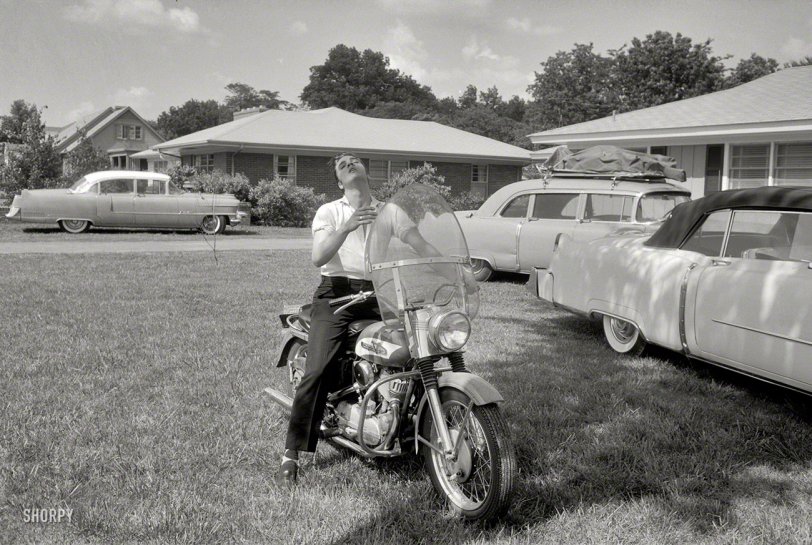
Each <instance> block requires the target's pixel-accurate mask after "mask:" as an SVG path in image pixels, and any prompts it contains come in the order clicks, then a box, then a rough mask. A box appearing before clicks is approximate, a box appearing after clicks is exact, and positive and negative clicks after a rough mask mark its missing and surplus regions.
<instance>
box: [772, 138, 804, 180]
mask: <svg viewBox="0 0 812 545" xmlns="http://www.w3.org/2000/svg"><path fill="white" fill-rule="evenodd" d="M774 176H775V185H801V186H806V187H812V142H795V143H792V144H776V146H775V173H774Z"/></svg>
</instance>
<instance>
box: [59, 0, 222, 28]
mask: <svg viewBox="0 0 812 545" xmlns="http://www.w3.org/2000/svg"><path fill="white" fill-rule="evenodd" d="M64 15H65V18H66V19H67V20H69V21H72V22H75V23H86V24H114V23H124V24H126V25H127V27H126V28H128V29H134V28H138V27H140V28H171V29H173V30H175V31H178V32H181V33H183V34H192V33H196V32H204V31H205V30H206V29H205V28H204V27H202V26H201V25H200V17H199V16H198V15H197V13H196V12H195V11H194V10H192V8H190V7H188V6H186V7H183V8H168V9H167V8H166V7H165V6H164V5H163V3H162V2H161V0H83V1H82V2H81V3H79V4H73V5H70V6H68V7H66V8H65V10H64Z"/></svg>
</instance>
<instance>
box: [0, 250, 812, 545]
mask: <svg viewBox="0 0 812 545" xmlns="http://www.w3.org/2000/svg"><path fill="white" fill-rule="evenodd" d="M0 270H1V271H2V275H0V291H2V293H3V295H4V306H3V313H4V315H3V319H2V322H0V342H2V345H1V347H2V351H0V353H2V354H3V365H2V366H0V409H1V410H2V414H0V416H2V418H0V491H2V492H0V542H4V541H5V542H9V543H168V542H171V543H231V542H238V543H285V544H292V543H367V544H371V543H376V544H377V543H399V544H403V543H472V544H507V543H521V544H525V543H526V544H531V543H550V544H553V543H572V544H582V543H675V544H676V543H680V544H682V543H708V544H711V543H713V544H716V543H719V544H723V543H724V544H727V543H808V542H809V541H810V540H812V522H810V517H809V512H810V511H811V510H812V419H810V418H809V415H808V411H807V409H806V407H805V405H804V402H805V399H804V398H801V397H797V396H792V395H788V394H785V393H784V392H783V391H781V390H778V389H772V388H770V389H767V388H764V387H762V386H761V385H760V384H759V383H757V382H754V381H749V380H744V379H738V378H735V376H734V375H729V374H725V373H718V372H715V371H713V372H711V371H708V368H706V367H705V366H703V365H699V364H688V363H686V362H684V361H683V360H682V359H681V358H680V357H678V356H676V355H674V354H672V353H669V352H665V351H654V352H653V355H654V357H644V358H625V357H621V356H617V355H615V354H614V353H613V352H611V350H610V349H609V348H608V347H607V346H606V344H605V342H604V341H603V340H602V337H601V333H600V330H599V329H598V328H596V327H595V326H594V325H593V324H591V323H590V322H588V321H586V320H583V319H580V318H577V317H574V316H571V315H569V314H566V313H563V312H560V311H558V310H555V309H552V308H550V307H548V306H545V305H544V304H542V303H540V302H539V301H537V300H535V299H533V298H532V297H531V296H530V294H529V293H528V292H527V291H526V290H525V287H524V285H523V284H522V282H521V280H520V279H516V278H513V277H504V276H503V277H502V278H501V280H500V281H497V282H491V283H487V284H484V285H483V286H482V306H481V311H480V316H479V318H477V319H476V320H475V321H474V336H473V339H472V341H471V343H470V346H469V347H468V352H467V361H468V363H469V367H470V368H472V369H473V370H474V371H476V372H477V373H479V374H481V375H482V376H484V377H486V378H487V379H488V380H490V381H491V382H492V383H493V384H494V385H495V386H496V387H497V388H498V389H499V390H500V391H501V392H502V394H503V395H504V396H505V398H506V400H507V401H506V402H505V403H504V405H503V411H504V414H505V416H506V417H507V420H508V423H509V426H510V431H511V434H512V436H513V439H514V441H515V443H516V445H517V449H518V460H519V468H520V474H519V480H518V489H517V493H516V497H515V498H514V503H513V507H512V508H511V510H510V512H509V513H508V515H507V516H506V517H505V518H504V519H503V520H500V521H497V522H496V523H495V524H492V525H488V526H486V525H482V524H466V523H463V522H460V521H459V520H456V519H454V518H453V517H451V516H450V515H449V513H448V512H447V510H446V509H445V508H444V506H443V505H442V502H441V501H440V500H439V499H438V497H437V495H436V494H435V493H434V491H433V489H432V488H431V485H430V483H429V481H428V479H427V477H426V475H425V473H424V472H423V470H422V468H421V466H420V464H419V463H418V462H417V461H415V460H409V459H404V460H390V461H373V462H369V461H365V460H362V459H360V458H358V457H356V456H354V455H351V454H348V453H346V452H343V451H339V450H336V449H334V448H332V447H331V446H322V447H320V448H319V454H318V456H317V459H316V460H315V462H311V463H309V464H308V465H307V466H306V467H305V468H304V469H303V474H302V478H301V483H300V486H299V487H298V488H297V489H296V490H294V491H288V490H286V489H282V488H279V487H278V486H277V485H276V483H275V482H274V476H275V473H276V470H277V464H278V461H279V457H280V455H281V447H282V442H283V438H284V431H285V428H286V419H285V415H284V414H283V412H282V411H281V410H280V409H279V408H278V407H277V406H275V405H274V404H273V403H272V402H271V401H270V400H269V399H267V397H266V396H265V394H263V392H262V389H263V388H264V387H266V386H268V385H279V384H280V382H281V381H282V380H283V379H284V376H283V375H284V374H283V373H281V372H279V371H278V370H276V369H274V368H273V364H274V361H275V358H276V357H277V355H278V354H277V344H276V343H277V340H278V335H279V333H278V331H277V328H278V326H277V323H278V320H277V318H276V312H277V311H278V310H279V309H280V308H281V307H282V305H283V303H299V302H304V301H306V300H307V299H308V298H309V297H310V295H311V294H312V291H313V289H314V287H315V285H316V282H317V271H316V270H315V269H314V268H313V267H312V265H310V263H309V255H308V252H307V251H285V252H275V253H268V252H227V253H226V254H224V255H221V256H220V257H219V261H218V262H217V263H215V262H214V260H213V259H212V258H211V256H209V255H208V254H199V253H177V254H138V255H127V254H124V255H121V254H118V255H114V256H113V255H93V256H74V255H57V256H40V255H9V256H0ZM34 507H40V508H58V507H69V508H71V509H73V511H74V514H73V520H72V522H71V523H62V524H39V525H36V524H26V523H24V522H23V516H22V512H23V511H22V510H23V509H26V508H34Z"/></svg>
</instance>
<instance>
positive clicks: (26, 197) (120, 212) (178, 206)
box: [6, 170, 245, 235]
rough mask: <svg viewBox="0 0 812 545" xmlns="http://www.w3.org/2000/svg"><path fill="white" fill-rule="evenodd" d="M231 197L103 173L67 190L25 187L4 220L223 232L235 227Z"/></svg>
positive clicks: (159, 177) (135, 175)
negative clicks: (231, 226)
mask: <svg viewBox="0 0 812 545" xmlns="http://www.w3.org/2000/svg"><path fill="white" fill-rule="evenodd" d="M238 204H239V201H238V200H237V198H236V197H234V195H230V194H222V195H210V194H204V193H186V192H184V191H183V190H181V189H178V188H177V187H175V185H174V184H173V183H172V182H171V181H170V180H169V176H167V175H166V174H159V173H157V172H136V171H126V170H106V171H101V172H94V173H92V174H88V175H87V176H84V177H82V178H81V179H79V180H78V181H77V182H76V183H75V184H73V185H72V186H71V187H70V188H69V189H25V190H23V192H22V193H21V194H20V195H16V196H15V197H14V200H13V201H12V203H11V208H10V210H9V212H8V214H6V217H7V218H10V219H13V220H18V221H22V222H28V223H56V224H58V225H59V226H60V227H61V228H62V229H63V230H64V231H67V232H68V233H81V232H83V231H86V230H88V229H89V228H90V227H91V226H93V227H136V228H137V227H145V228H147V227H149V228H165V229H199V230H201V231H203V232H204V233H206V234H210V235H213V234H217V233H222V232H223V231H224V230H225V228H226V225H238V224H239V223H240V222H241V220H242V218H243V217H244V215H245V213H244V212H238V210H237V205H238Z"/></svg>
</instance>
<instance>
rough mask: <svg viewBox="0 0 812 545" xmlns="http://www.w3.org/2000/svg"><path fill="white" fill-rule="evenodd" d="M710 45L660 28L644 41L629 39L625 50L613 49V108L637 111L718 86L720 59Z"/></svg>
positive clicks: (720, 85) (721, 80)
mask: <svg viewBox="0 0 812 545" xmlns="http://www.w3.org/2000/svg"><path fill="white" fill-rule="evenodd" d="M710 44H711V40H705V41H704V42H701V43H697V44H694V43H692V41H691V38H689V37H687V36H683V35H682V34H680V33H677V34H676V35H675V36H672V35H671V33H669V32H665V31H662V30H658V31H656V32H655V33H654V34H648V35H647V36H646V38H645V39H644V40H640V39H638V38H633V39H632V45H631V47H630V48H629V49H628V50H626V51H624V50H623V48H621V50H619V51H616V52H614V57H615V58H614V61H615V66H614V74H613V75H614V77H613V78H612V82H611V85H610V87H612V89H613V91H614V92H615V93H616V100H617V104H616V105H615V107H616V108H617V109H618V110H619V111H629V110H638V109H640V108H647V107H649V106H657V105H659V104H665V103H667V102H673V101H675V100H681V99H684V98H691V97H695V96H699V95H704V94H706V93H711V92H713V91H718V90H719V89H722V88H723V87H724V82H725V78H724V71H725V67H724V65H723V64H722V60H724V59H723V58H721V57H717V56H714V55H713V53H712V50H711V46H710Z"/></svg>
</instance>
